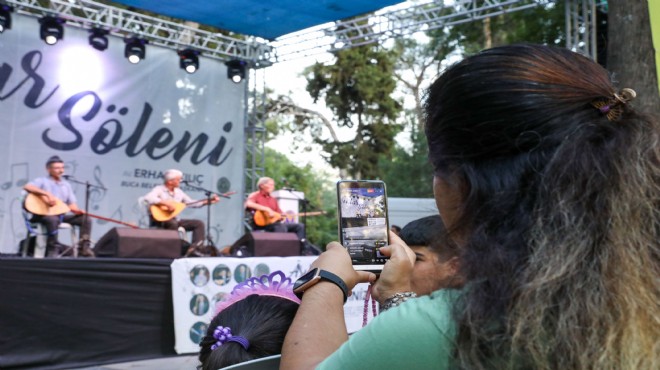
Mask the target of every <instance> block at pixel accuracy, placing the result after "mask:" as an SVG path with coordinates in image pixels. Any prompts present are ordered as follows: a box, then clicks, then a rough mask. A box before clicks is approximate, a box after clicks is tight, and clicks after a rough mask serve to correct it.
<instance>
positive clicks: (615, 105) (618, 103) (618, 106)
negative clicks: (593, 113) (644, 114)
mask: <svg viewBox="0 0 660 370" xmlns="http://www.w3.org/2000/svg"><path fill="white" fill-rule="evenodd" d="M636 97H637V93H636V92H635V90H633V89H629V88H625V89H622V90H621V91H620V92H618V93H614V94H613V96H612V97H611V98H609V99H602V98H600V99H596V100H594V101H593V102H591V105H592V106H593V107H595V108H596V109H598V110H599V111H600V113H602V114H604V115H605V116H606V117H607V119H608V120H609V121H612V122H613V121H618V120H619V119H620V118H621V116H622V115H623V109H624V107H625V106H626V105H627V104H628V102H629V101H631V100H633V99H635V98H636Z"/></svg>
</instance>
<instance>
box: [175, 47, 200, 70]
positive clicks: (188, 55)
mask: <svg viewBox="0 0 660 370" xmlns="http://www.w3.org/2000/svg"><path fill="white" fill-rule="evenodd" d="M178 54H179V67H181V69H183V70H185V71H186V72H188V73H195V72H197V69H198V68H199V57H198V55H199V51H197V50H193V49H185V50H181V51H179V52H178Z"/></svg>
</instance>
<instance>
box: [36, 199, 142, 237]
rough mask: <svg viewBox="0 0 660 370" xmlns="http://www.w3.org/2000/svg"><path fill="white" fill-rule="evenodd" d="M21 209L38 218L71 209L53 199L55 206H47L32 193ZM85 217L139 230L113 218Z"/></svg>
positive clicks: (59, 213) (135, 226)
mask: <svg viewBox="0 0 660 370" xmlns="http://www.w3.org/2000/svg"><path fill="white" fill-rule="evenodd" d="M53 198H55V197H53ZM23 207H25V209H26V210H27V211H28V212H30V213H32V214H35V215H39V216H59V215H62V214H65V213H67V212H69V211H71V208H69V206H67V205H66V204H65V203H64V202H62V200H60V199H57V198H55V205H53V206H49V205H48V203H46V202H45V201H44V200H43V199H42V198H41V196H39V195H37V194H32V193H28V195H27V196H26V197H25V201H24V202H23ZM80 214H85V212H80ZM87 216H89V217H93V218H98V219H99V220H104V221H108V222H114V223H116V224H120V225H124V226H128V227H132V228H134V229H139V227H138V226H137V225H134V224H131V223H128V222H124V221H120V220H115V219H114V218H109V217H103V216H99V215H95V214H92V213H87Z"/></svg>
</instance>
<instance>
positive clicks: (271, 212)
mask: <svg viewBox="0 0 660 370" xmlns="http://www.w3.org/2000/svg"><path fill="white" fill-rule="evenodd" d="M257 187H258V188H259V190H257V191H255V192H254V193H252V194H250V195H248V198H247V200H246V201H245V207H246V208H249V209H253V210H256V211H264V212H267V213H268V217H271V218H272V217H275V216H276V215H277V214H282V210H281V209H280V206H279V204H277V199H275V198H273V197H272V196H271V193H272V192H273V190H275V180H273V179H271V178H270V177H262V178H260V179H259V180H258V181H257ZM255 228H256V229H264V230H266V231H272V232H293V233H296V235H297V236H298V239H299V240H300V242H301V243H302V244H303V245H304V244H305V243H306V242H307V241H306V240H305V225H303V224H298V223H283V222H282V221H281V220H279V221H277V222H274V223H271V224H270V225H266V226H264V227H259V226H255Z"/></svg>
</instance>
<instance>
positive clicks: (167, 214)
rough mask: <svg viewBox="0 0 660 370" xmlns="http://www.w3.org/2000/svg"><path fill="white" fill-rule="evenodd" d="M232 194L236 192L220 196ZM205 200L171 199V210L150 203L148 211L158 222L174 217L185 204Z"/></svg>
mask: <svg viewBox="0 0 660 370" xmlns="http://www.w3.org/2000/svg"><path fill="white" fill-rule="evenodd" d="M232 194H236V192H235V191H230V192H228V193H224V194H222V196H223V197H228V196H230V195H232ZM205 200H206V198H204V199H200V200H196V201H194V202H190V203H183V202H176V201H172V202H171V203H172V206H173V207H174V209H173V210H171V211H168V210H165V209H163V208H161V206H159V205H157V204H152V205H150V206H149V212H150V213H151V217H153V218H154V220H156V221H158V222H165V221H169V220H171V219H173V218H174V217H176V216H177V215H178V214H179V213H181V212H182V211H183V210H184V209H186V207H187V206H190V205H193V204H196V203H201V202H204V201H205Z"/></svg>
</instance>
